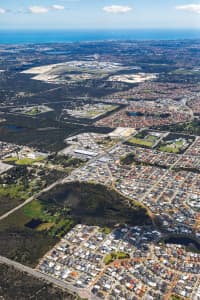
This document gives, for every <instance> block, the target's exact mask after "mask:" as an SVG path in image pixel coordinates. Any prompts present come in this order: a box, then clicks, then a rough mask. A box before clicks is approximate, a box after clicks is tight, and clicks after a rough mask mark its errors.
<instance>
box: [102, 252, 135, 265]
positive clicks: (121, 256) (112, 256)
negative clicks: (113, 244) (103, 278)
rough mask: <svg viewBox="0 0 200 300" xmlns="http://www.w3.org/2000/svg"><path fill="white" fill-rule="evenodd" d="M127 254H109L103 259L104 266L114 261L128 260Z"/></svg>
mask: <svg viewBox="0 0 200 300" xmlns="http://www.w3.org/2000/svg"><path fill="white" fill-rule="evenodd" d="M129 257H130V256H129V254H128V253H126V252H111V253H109V254H107V255H106V256H105V257H104V261H103V262H104V264H105V265H108V264H110V263H111V262H113V261H114V260H116V259H125V258H129Z"/></svg>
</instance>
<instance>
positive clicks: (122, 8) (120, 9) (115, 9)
mask: <svg viewBox="0 0 200 300" xmlns="http://www.w3.org/2000/svg"><path fill="white" fill-rule="evenodd" d="M131 10H132V8H131V7H130V6H126V5H111V6H104V7H103V11H105V12H107V13H111V14H123V13H127V12H129V11H131Z"/></svg>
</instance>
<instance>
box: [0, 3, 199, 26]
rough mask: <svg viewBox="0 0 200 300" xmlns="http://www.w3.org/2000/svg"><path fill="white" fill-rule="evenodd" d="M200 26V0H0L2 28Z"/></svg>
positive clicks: (0, 24) (0, 23) (0, 22)
mask: <svg viewBox="0 0 200 300" xmlns="http://www.w3.org/2000/svg"><path fill="white" fill-rule="evenodd" d="M85 28H87V29H117V28H121V29H123V28H124V29H137V28H156V29H162V28H166V29H167V28H169V29H172V28H174V29H185V28H192V29H200V1H199V0H198V1H193V0H191V1H189V0H167V1H164V0H96V1H95V0H42V1H39V0H30V1H27V0H0V30H2V29H13V30H14V29H85Z"/></svg>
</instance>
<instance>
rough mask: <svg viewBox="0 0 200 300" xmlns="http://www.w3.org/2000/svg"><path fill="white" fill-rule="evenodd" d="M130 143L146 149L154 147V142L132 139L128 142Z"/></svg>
mask: <svg viewBox="0 0 200 300" xmlns="http://www.w3.org/2000/svg"><path fill="white" fill-rule="evenodd" d="M128 142H129V143H131V144H134V145H139V146H145V147H153V145H154V141H151V140H146V139H140V138H136V137H132V138H131V139H129V140H128Z"/></svg>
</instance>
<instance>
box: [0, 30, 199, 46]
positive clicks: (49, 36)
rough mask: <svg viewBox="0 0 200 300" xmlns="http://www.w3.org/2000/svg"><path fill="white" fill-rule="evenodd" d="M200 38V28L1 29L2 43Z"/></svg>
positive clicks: (0, 37) (0, 40)
mask: <svg viewBox="0 0 200 300" xmlns="http://www.w3.org/2000/svg"><path fill="white" fill-rule="evenodd" d="M179 39H182V40H183V39H200V30H192V29H185V30H183V29H182V30H177V29H176V30H175V29H174V30H161V29H160V30H158V29H137V30H14V31H13V30H0V44H27V43H65V42H87V41H109V40H137V41H142V40H144V41H145V40H148V41H149V40H179Z"/></svg>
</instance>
